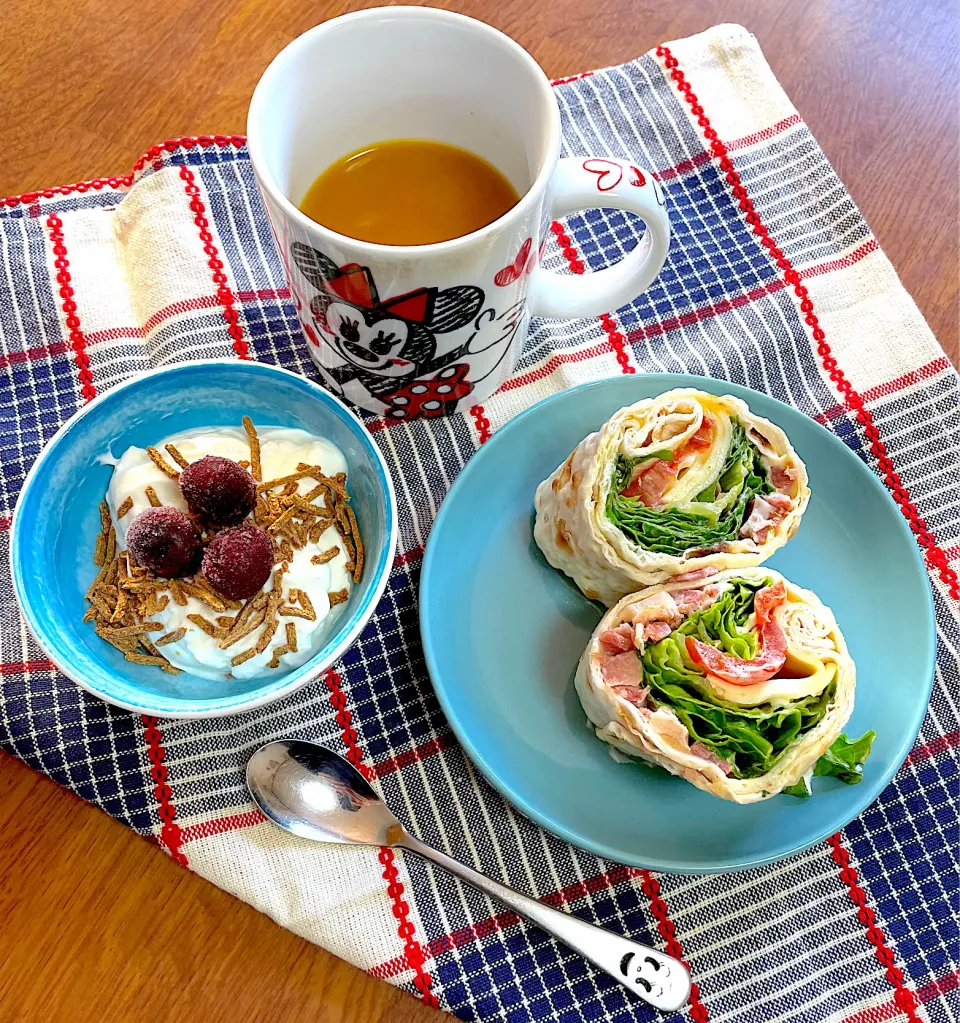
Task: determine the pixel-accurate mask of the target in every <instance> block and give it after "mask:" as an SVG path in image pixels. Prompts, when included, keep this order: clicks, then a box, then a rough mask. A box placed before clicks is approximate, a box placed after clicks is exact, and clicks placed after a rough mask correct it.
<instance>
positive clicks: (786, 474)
mask: <svg viewBox="0 0 960 1023" xmlns="http://www.w3.org/2000/svg"><path fill="white" fill-rule="evenodd" d="M799 475H800V470H799V469H797V468H795V467H794V466H790V467H788V468H786V469H785V468H783V466H780V465H774V466H771V467H770V482H771V483H772V484H773V485H774V486H775V487H776V488H777V490H778V491H779V492H780V493H781V494H790V493H791V491H792V490H793V484H794V481H795V480H796V478H797V477H798V476H799Z"/></svg>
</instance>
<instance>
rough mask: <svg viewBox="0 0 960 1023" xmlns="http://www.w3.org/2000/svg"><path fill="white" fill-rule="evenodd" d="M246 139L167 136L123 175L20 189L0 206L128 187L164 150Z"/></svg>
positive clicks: (230, 143) (231, 143) (236, 144)
mask: <svg viewBox="0 0 960 1023" xmlns="http://www.w3.org/2000/svg"><path fill="white" fill-rule="evenodd" d="M246 141H247V138H246V136H245V135H183V136H181V137H180V138H177V139H167V140H166V141H165V142H158V143H157V145H155V146H151V147H150V148H149V149H148V150H147V151H146V152H145V153H143V154H142V155H141V156H140V157H139V158H138V159H137V162H136V163H135V164H134V165H133V170H132V171H131V172H130V173H129V174H124V175H123V177H119V178H118V177H109V178H92V179H90V180H89V181H76V182H74V183H73V184H72V185H55V186H54V187H53V188H43V189H40V190H39V191H36V192H23V193H21V194H20V195H8V196H6V197H4V198H3V199H0V205H2V206H10V207H14V206H19V205H21V204H22V205H26V206H32V205H33V204H34V203H36V202H38V201H39V200H40V199H53V198H55V197H56V196H58V195H73V194H74V193H75V192H89V191H90V190H91V189H92V190H93V191H95V192H99V191H100V190H101V189H102V188H104V187H105V186H107V185H109V186H110V188H129V187H130V186H131V185H132V184H133V179H134V177H135V175H136V174H137V172H138V171H141V170H143V168H144V167H145V166H146V165H147V163H153V162H155V161H156V160H159V159H160V157H161V156H162V155H163V153H164V152H167V153H173V152H175V151H176V150H177V149H180V148H183V149H193V148H194V146H199V147H200V148H201V149H208V148H209V147H210V146H219V147H220V148H221V149H223V148H225V147H226V146H233V147H234V148H239V147H240V146H242V145H243V144H244V143H245V142H246Z"/></svg>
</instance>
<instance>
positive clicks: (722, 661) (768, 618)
mask: <svg viewBox="0 0 960 1023" xmlns="http://www.w3.org/2000/svg"><path fill="white" fill-rule="evenodd" d="M786 599H787V591H786V588H785V587H784V585H783V582H782V581H778V582H777V583H775V584H774V585H773V586H767V587H765V588H764V589H762V590H761V591H760V592H759V593H758V594H757V596H756V598H755V599H754V603H753V610H754V614H755V615H756V616H757V631H758V632H759V634H760V637H759V643H758V644H757V646H758V649H757V656H756V657H754V658H753V659H752V660H749V661H744V660H742V659H741V658H739V657H732V656H731V655H730V654H725V653H723V651H721V650H718V649H717V648H716V647H714V646H710V644H709V643H702V642H701V641H700V640H699V639H696V638H695V637H694V636H687V653H688V654H689V655H690V659H691V660H692V661H693V662H694V664H699V665H700V667H702V668H704V669H705V670H706V671H707V673H708V674H710V675H713V676H715V677H716V678H719V679H721V680H722V681H724V682H729V683H730V684H731V685H735V686H755V685H757V684H758V683H759V682H766V681H767V680H768V679H771V678H773V676H774V675H776V673H777V672H778V671H779V670H780V669H781V668H782V667H783V666H784V664H785V663H786V660H787V637H786V636H785V635H784V634H783V629H781V628H780V626H779V625H778V624H777V623H776V621H774V619H773V612H774V610H775V609H776V608H778V607H779V606H780V605H781V604H782V603H784V601H786Z"/></svg>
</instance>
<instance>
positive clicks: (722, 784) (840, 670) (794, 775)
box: [576, 568, 856, 803]
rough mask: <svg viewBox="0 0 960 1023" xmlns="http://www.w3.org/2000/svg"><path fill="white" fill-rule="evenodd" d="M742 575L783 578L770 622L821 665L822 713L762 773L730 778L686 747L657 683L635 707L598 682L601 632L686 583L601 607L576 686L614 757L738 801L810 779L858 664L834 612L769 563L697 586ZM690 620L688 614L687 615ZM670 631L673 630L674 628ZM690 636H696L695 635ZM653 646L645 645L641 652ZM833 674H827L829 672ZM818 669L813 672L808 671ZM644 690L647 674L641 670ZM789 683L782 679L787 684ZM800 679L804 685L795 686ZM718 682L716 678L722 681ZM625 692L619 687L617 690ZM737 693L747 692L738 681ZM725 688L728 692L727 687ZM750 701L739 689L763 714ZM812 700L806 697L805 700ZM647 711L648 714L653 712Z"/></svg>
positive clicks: (838, 723) (805, 657)
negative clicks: (639, 762) (639, 606)
mask: <svg viewBox="0 0 960 1023" xmlns="http://www.w3.org/2000/svg"><path fill="white" fill-rule="evenodd" d="M739 579H742V580H746V581H747V582H751V583H753V584H755V585H758V584H760V583H761V582H762V581H763V580H769V581H770V582H771V583H776V582H777V581H782V582H783V584H784V586H785V588H786V594H787V600H786V603H785V604H784V605H783V606H782V607H780V608H779V609H777V611H775V612H774V619H775V620H776V621H777V622H778V624H779V625H780V627H781V628H782V630H783V632H784V634H785V636H786V639H787V647H788V651H789V653H788V657H789V658H790V659H791V660H792V661H794V662H795V663H796V660H795V658H796V657H797V656H799V659H800V660H801V661H806V662H810V663H819V664H820V665H822V667H823V670H824V672H826V675H825V676H824V677H826V678H827V682H826V684H825V685H824V687H823V689H822V690H821V691H820V695H821V696H823V694H824V693H826V694H828V696H829V699H827V700H825V701H824V702H825V703H826V710H825V711H824V712H823V713H822V716H821V717H820V718H819V720H818V721H817V723H816V724H815V725H814V726H813V727H812V728H810V729H809V730H808V731H804V732H802V733H801V734H799V735H797V736H796V737H795V738H794V739H793V740H792V741H791V742H789V743H788V744H787V746H786V749H785V752H784V753H783V754H782V756H780V757H779V759H777V760H776V762H775V763H774V764H773V766H772V767H771V768H770V769H769V770H768V771H766V772H764V773H762V774H759V775H757V776H755V777H750V778H736V777H733V776H732V775H728V774H727V773H725V771H724V770H723V767H722V766H721V765H720V764H718V763H714V762H713V761H711V760H708V759H704V757H703V756H698V755H696V754H695V753H691V752H690V747H691V746H693V741H692V737H691V736H690V734H689V732H688V731H687V730H686V727H685V726H684V725H683V724H682V722H681V721H680V719H679V718H678V717H677V715H676V713H675V712H674V710H673V709H671V708H670V707H669V706H667V705H665V704H664V703H660V701H659V700H658V699H657V689H656V687H655V686H654V687H651V689H650V697H652V698H653V700H654V701H656V702H657V703H660V705H659V706H657V707H656V708H655V709H654V708H652V707H651V706H650V700H649V698H647V699H646V700H645V702H646V704H647V706H645V707H644V706H638V705H636V704H635V703H634V702H632V701H631V700H629V699H625V698H624V696H623V695H621V694H620V693H618V692H617V691H616V690H615V688H614V687H613V686H612V685H610V684H608V683H607V682H606V681H605V680H604V674H603V667H602V665H603V661H604V658H605V656H611V655H610V654H609V652H607V653H606V654H605V652H604V650H603V647H602V644H601V643H600V641H599V637H600V636H601V635H603V633H605V632H606V631H607V630H611V629H614V628H615V627H616V626H618V625H619V624H621V623H622V622H623V621H624V620H625V619H626V620H630V616H631V614H632V612H631V610H630V609H631V608H632V606H633V605H635V604H636V603H637V602H638V601H640V600H643V599H644V598H648V597H654V596H656V595H657V594H659V593H663V592H666V593H669V594H671V595H672V594H674V593H678V592H681V591H683V590H687V591H689V588H690V584H688V583H686V584H685V583H676V582H674V583H667V584H663V585H659V586H654V587H648V588H646V589H644V590H641V591H639V592H638V593H632V594H629V595H627V596H625V597H624V598H623V599H622V600H620V601H619V602H618V603H617V604H616V605H615V606H614V607H612V608H611V609H610V610H608V611H607V613H606V614H605V615H604V617H603V619H602V620H601V622H600V624H599V625H598V626H597V628H596V631H595V632H594V633H593V636H592V637H591V638H590V642H589V643H588V644H587V648H586V650H585V651H584V653H583V656H582V657H581V659H580V663H579V665H578V668H577V674H576V689H577V694H578V696H579V697H580V702H581V705H582V706H583V709H584V711H585V712H586V715H587V717H588V718H589V720H590V722H591V724H592V725H593V726H594V728H595V729H596V733H597V736H598V738H600V739H601V740H602V741H603V742H606V743H608V744H609V745H610V746H611V748H612V750H615V751H617V752H615V753H612V755H613V756H614V758H615V759H623V758H622V756H621V755H622V754H626V755H627V756H628V757H637V758H640V759H643V760H646V761H648V762H650V763H652V764H657V765H659V766H660V767H663V768H665V769H666V770H667V771H669V772H670V773H671V774H675V775H678V776H679V777H681V778H683V779H684V780H686V781H688V782H690V783H691V784H692V785H695V786H696V787H697V788H699V789H703V791H704V792H708V793H710V794H711V795H713V796H718V797H719V798H721V799H729V800H732V801H733V802H736V803H753V802H757V801H759V800H761V799H764V798H767V797H770V796H774V795H776V794H777V793H779V792H780V791H782V790H783V789H784V788H787V787H789V786H791V785H795V784H796V783H797V782H799V781H801V779H803V778H804V776H807V777H809V772H811V771H812V770H813V767H814V765H815V764H816V762H817V760H818V759H819V758H820V757H821V756H822V755H823V754H825V753H826V752H827V750H828V749H829V748H830V746H831V744H832V743H833V742H834V740H835V739H836V738H837V737H838V735H839V734H840V732H841V730H842V729H843V727H844V725H845V724H846V722H847V720H848V718H849V717H850V714H851V712H852V711H853V702H854V689H855V685H856V669H855V666H854V663H853V661H852V659H851V658H850V655H849V653H848V652H847V646H846V643H845V642H844V639H843V635H842V633H841V632H840V628H839V626H838V625H837V622H836V619H835V618H834V615H833V612H832V611H831V610H830V608H828V607H827V606H826V605H824V604H823V603H822V602H821V601H820V599H819V598H818V597H817V596H816V595H815V594H814V593H812V592H810V591H809V590H805V589H802V588H801V587H799V586H796V585H794V584H793V583H791V582H790V581H789V580H787V579H785V578H784V577H783V576H782V575H781V574H780V573H779V572H775V571H773V570H772V569H767V568H748V569H731V570H728V571H726V572H721V573H719V574H717V575H715V576H712V577H711V578H710V579H708V580H704V581H703V583H702V584H701V588H702V587H707V586H720V587H721V588H722V587H723V585H724V584H725V583H727V582H729V581H730V580H739ZM688 617H689V616H688ZM674 635H675V633H674ZM694 635H696V633H694ZM654 645H655V644H647V650H649V649H650V647H651V646H654ZM831 673H832V676H831ZM814 674H816V673H814ZM641 678H642V683H643V686H644V687H646V685H647V683H648V682H649V680H650V678H649V674H648V673H647V672H646V671H644V672H643V673H642V676H641ZM808 678H813V675H811V676H808ZM791 682H793V680H788V681H787V683H786V684H787V685H788V686H789V685H790V683H791ZM783 684H784V683H783V680H778V679H777V678H774V679H771V680H770V681H769V682H765V683H760V685H763V686H766V687H768V689H767V691H768V692H769V687H771V686H772V687H773V688H776V687H778V686H781V685H783ZM800 684H803V683H800ZM721 685H722V683H721ZM831 686H832V687H833V692H832V695H830V694H829V690H830V687H831ZM616 688H619V689H620V690H621V693H622V692H624V690H623V687H620V686H618V687H616ZM742 688H743V690H747V689H753V688H754V687H752V686H744V687H742ZM727 691H728V692H730V691H732V690H730V689H729V688H727ZM753 698H755V697H751V696H750V694H747V693H746V692H744V694H743V696H741V699H744V700H746V701H747V703H745V704H744V707H747V708H749V709H755V710H759V711H760V712H763V711H764V710H765V709H766V708H767V707H769V706H770V704H765V705H764V704H762V705H760V706H759V707H756V706H754V707H753V708H750V701H751V700H752V699H753ZM811 699H812V697H811ZM772 703H773V706H775V707H779V708H789V706H790V703H789V702H785V701H782V700H777V699H774V700H773V701H772ZM651 711H652V713H651Z"/></svg>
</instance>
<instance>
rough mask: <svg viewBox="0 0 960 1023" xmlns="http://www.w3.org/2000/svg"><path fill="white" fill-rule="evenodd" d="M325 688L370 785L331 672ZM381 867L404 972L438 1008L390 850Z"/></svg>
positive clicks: (370, 774)
mask: <svg viewBox="0 0 960 1023" xmlns="http://www.w3.org/2000/svg"><path fill="white" fill-rule="evenodd" d="M327 688H328V689H329V690H330V703H331V704H333V708H334V710H336V712H337V716H336V722H337V724H338V725H339V726H340V728H341V729H342V732H341V735H342V737H343V743H344V745H345V746H346V747H347V759H348V760H349V761H350V763H351V764H353V766H354V767H355V768H356V769H357V770H358V771H359V772H360V773H361V774H362V775H363V776H364V778H366V779H367V780H368V781H371V780H372V779H373V777H374V770H373V768H371V767H368V766H367V765H366V764H365V763H364V762H363V751H362V750H361V749H360V746H359V744H358V742H357V739H358V735H357V730H356V729H355V728H354V727H353V725H352V724H351V722H352V721H353V715H352V714H351V713H350V711H349V710H347V697H346V694H345V693H344V691H343V689H342V688H341V686H340V676H339V675H338V674H337V673H336V672H335V671H334V670H333V668H330V669H328V671H327ZM379 858H380V863H381V864H382V865H383V879H384V880H385V881H386V882H387V895H388V897H389V898H390V901H391V903H392V905H393V915H394V916H395V917H396V919H397V935H398V936H399V937H400V940H401V941H403V943H404V945H403V960H402V961H403V963H404V964H405V965H404V969H408V970H413V972H414V975H415V976H414V979H413V983H414V986H415V987H416V989H417V990H418V991H419V992H420V996H421V998H422V999H423V1001H424V1002H425V1003H426V1004H427V1005H431V1006H433V1008H435V1009H436V1008H439V1006H440V1003H439V1002H438V1001H437V996H436V995H435V994H434V993H433V992H432V991H431V990H430V987H431V984H432V983H433V979H432V978H431V976H430V974H429V973H426V972H425V971H424V969H423V962H424V958H425V956H424V953H423V947H422V946H421V944H420V942H418V941H417V939H416V928H415V926H414V924H413V921H412V920H410V919H409V917H410V905H409V903H408V902H407V901H406V900H405V899H404V898H403V882H402V881H401V880H400V876H399V873H398V871H397V865H396V857H395V856H394V854H393V850H392V849H391V848H390V847H389V846H386V845H385V846H382V847H381V849H380V856H379Z"/></svg>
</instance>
